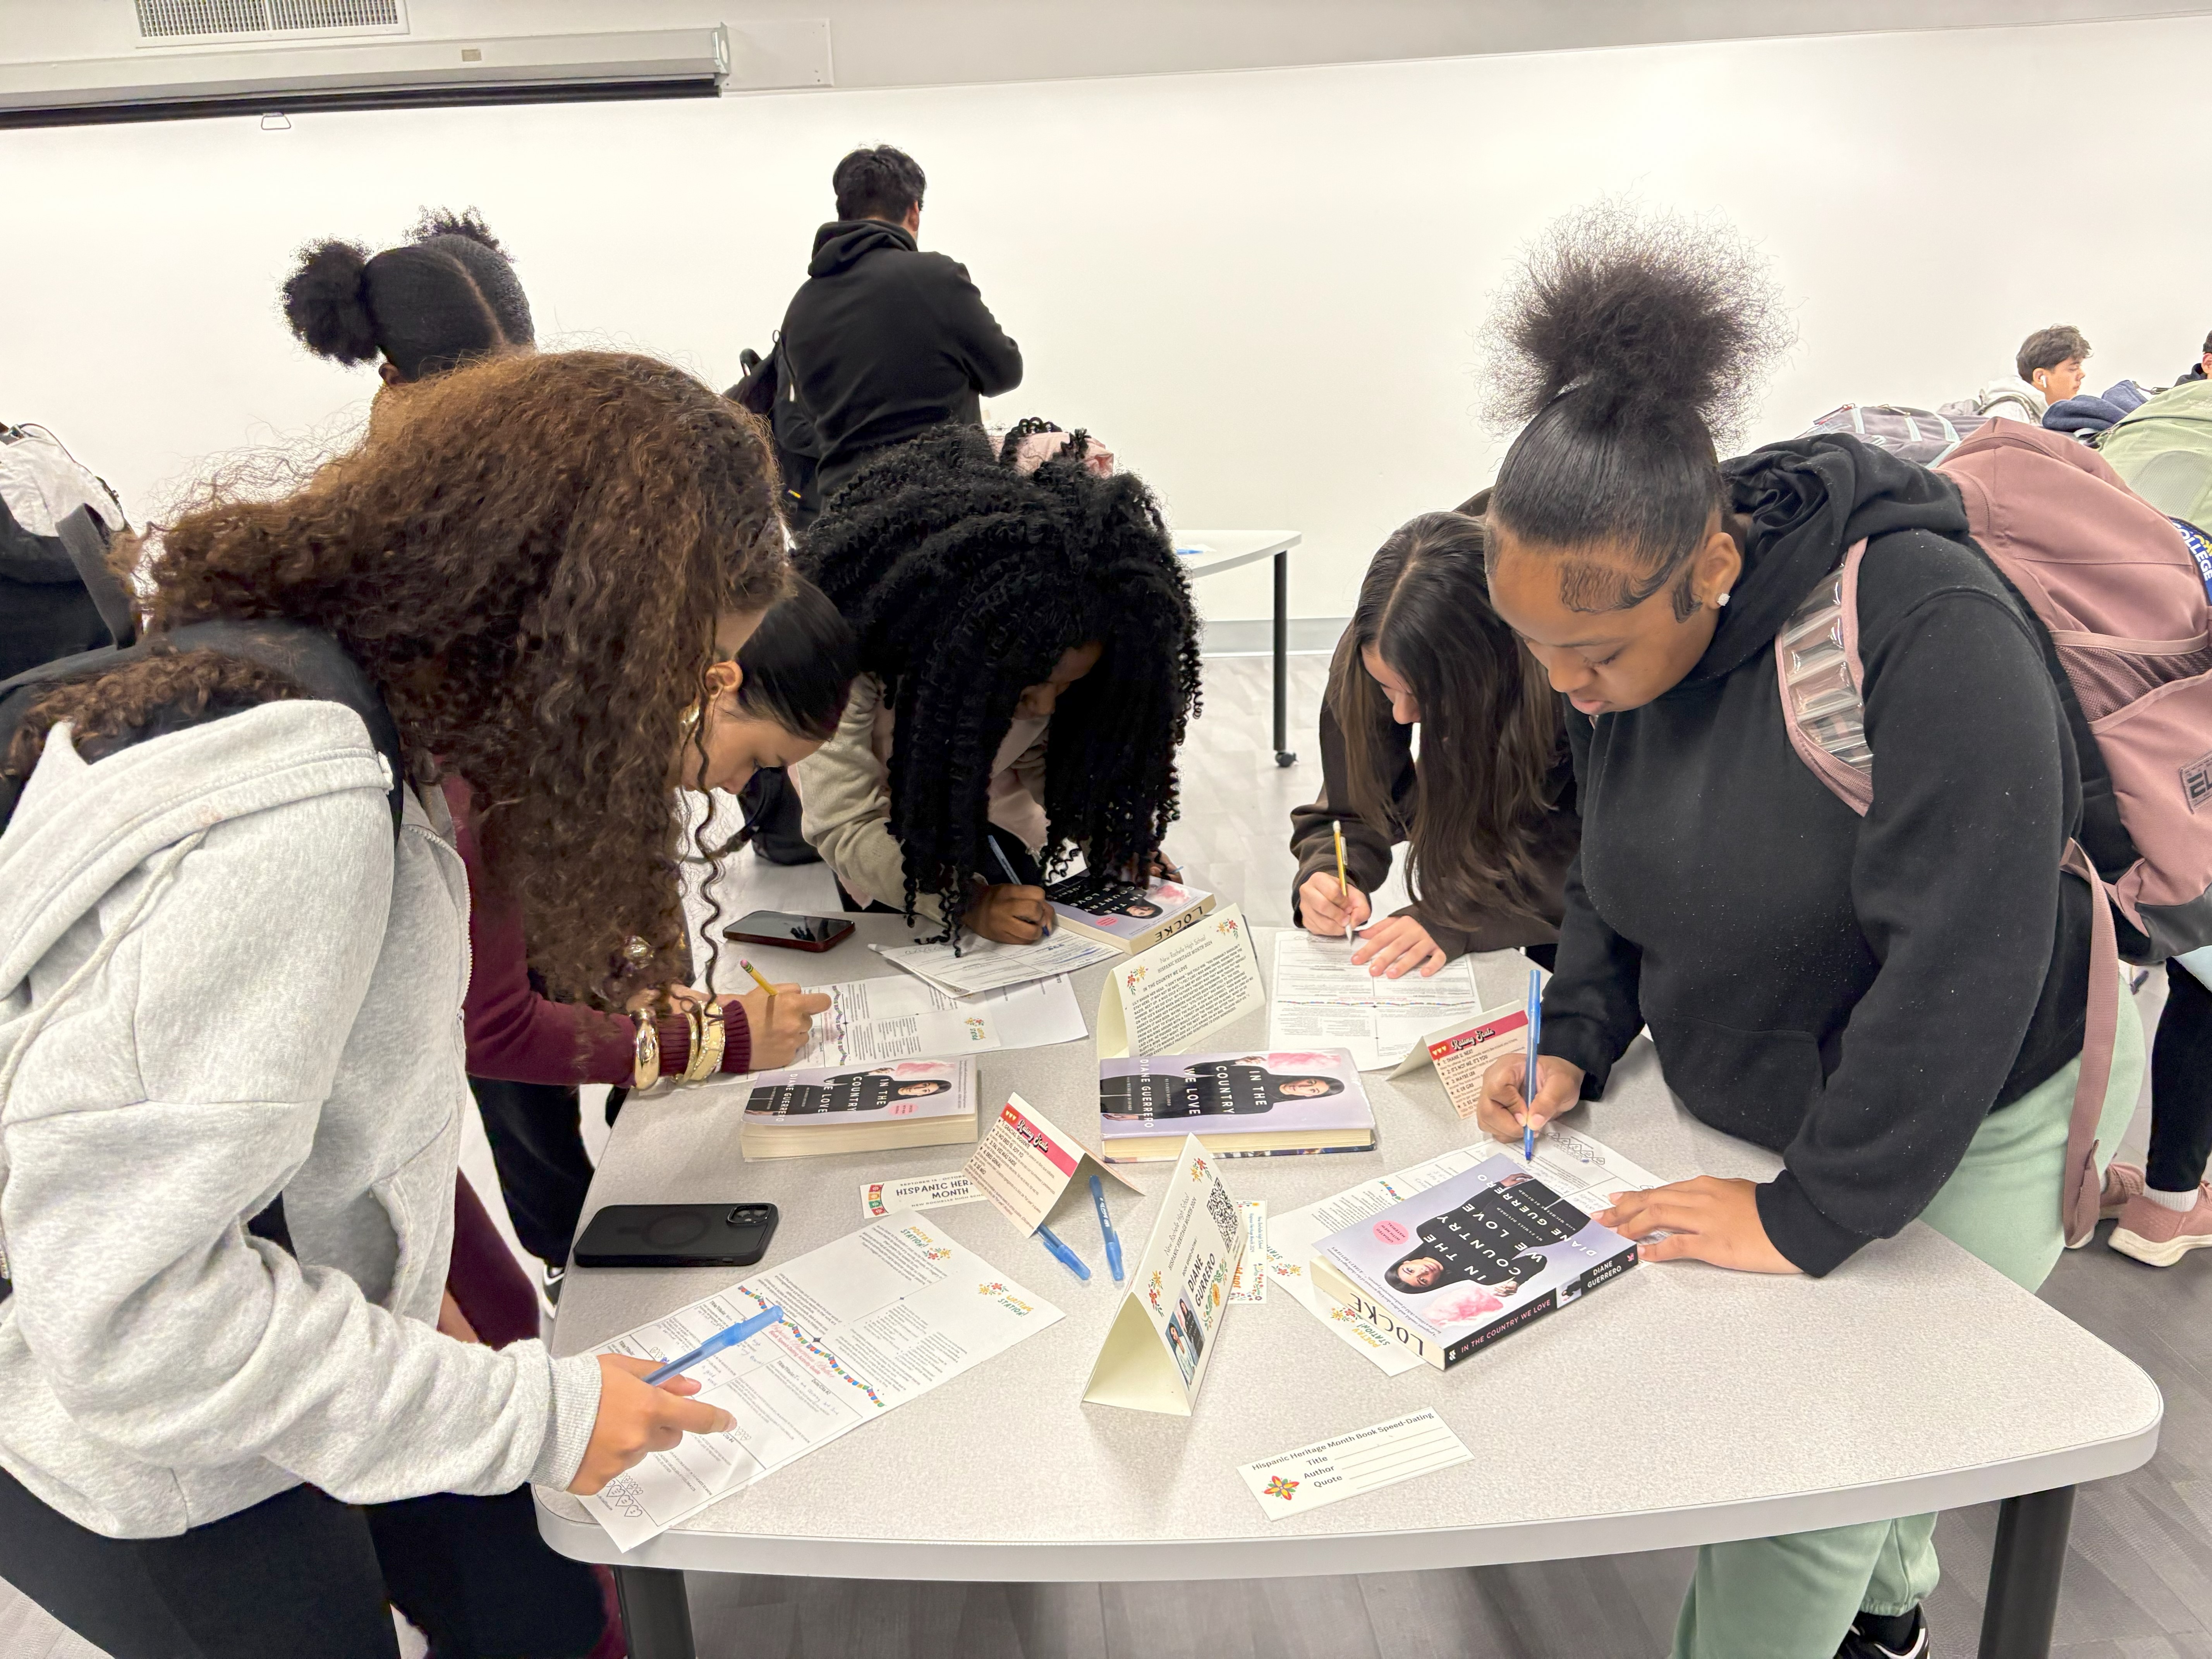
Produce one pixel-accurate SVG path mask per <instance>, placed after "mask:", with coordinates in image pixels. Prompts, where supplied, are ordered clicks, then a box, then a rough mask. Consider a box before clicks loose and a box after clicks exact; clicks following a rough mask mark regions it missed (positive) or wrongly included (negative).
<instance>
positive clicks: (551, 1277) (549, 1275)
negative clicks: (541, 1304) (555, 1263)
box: [545, 1267, 568, 1308]
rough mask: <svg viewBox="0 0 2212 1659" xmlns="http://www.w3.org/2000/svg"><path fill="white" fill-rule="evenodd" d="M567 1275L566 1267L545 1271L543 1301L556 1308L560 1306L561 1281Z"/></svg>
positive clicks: (549, 1268)
mask: <svg viewBox="0 0 2212 1659" xmlns="http://www.w3.org/2000/svg"><path fill="white" fill-rule="evenodd" d="M567 1277H568V1269H567V1268H566V1267H548V1268H546V1269H545V1299H546V1300H547V1301H548V1302H550V1303H551V1304H553V1305H554V1306H555V1307H556V1308H557V1307H559V1306H560V1305H561V1281H562V1279H565V1278H567Z"/></svg>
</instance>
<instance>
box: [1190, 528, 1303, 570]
mask: <svg viewBox="0 0 2212 1659" xmlns="http://www.w3.org/2000/svg"><path fill="white" fill-rule="evenodd" d="M1205 533H1206V532H1203V531H1196V530H1191V531H1177V532H1176V534H1177V535H1178V536H1183V535H1188V536H1202V535H1204V534H1205ZM1216 533H1218V532H1216ZM1266 533H1267V532H1264V531H1263V532H1261V534H1263V535H1264V534H1266ZM1277 533H1278V534H1279V535H1280V536H1281V537H1282V538H1283V539H1282V540H1280V541H1276V542H1270V543H1268V544H1267V546H1265V547H1262V548H1261V549H1259V550H1257V551H1255V552H1251V553H1239V554H1237V555H1236V556H1234V557H1231V558H1226V559H1216V560H1215V561H1214V562H1212V563H1211V564H1200V563H1197V562H1194V561H1193V562H1185V563H1184V565H1183V568H1182V573H1183V574H1184V575H1186V576H1188V577H1189V578H1190V579H1191V580H1193V581H1195V580H1198V579H1199V578H1200V577H1201V576H1218V575H1219V574H1221V573H1222V572H1223V571H1225V570H1235V569H1237V568H1240V567H1242V566H1243V565H1248V564H1257V563H1258V562H1260V561H1261V560H1262V559H1272V558H1273V557H1274V556H1275V555H1276V554H1278V553H1287V552H1289V551H1290V550H1291V549H1292V548H1294V547H1297V546H1298V545H1299V544H1302V543H1303V542H1304V540H1305V532H1304V531H1303V530H1285V531H1281V532H1277Z"/></svg>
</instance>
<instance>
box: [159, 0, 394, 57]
mask: <svg viewBox="0 0 2212 1659" xmlns="http://www.w3.org/2000/svg"><path fill="white" fill-rule="evenodd" d="M137 9H138V41H139V44H140V45H141V46H184V45H186V44H191V45H194V46H198V45H204V44H209V43H212V42H216V41H222V42H224V43H226V44H227V43H229V42H233V41H249V40H300V39H302V38H304V37H308V36H316V35H331V34H404V33H406V32H407V7H406V3H405V0H137Z"/></svg>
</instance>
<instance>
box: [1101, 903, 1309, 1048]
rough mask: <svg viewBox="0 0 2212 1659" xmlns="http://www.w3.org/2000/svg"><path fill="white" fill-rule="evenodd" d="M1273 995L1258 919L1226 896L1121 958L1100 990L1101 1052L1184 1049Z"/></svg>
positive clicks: (1232, 1021)
mask: <svg viewBox="0 0 2212 1659" xmlns="http://www.w3.org/2000/svg"><path fill="white" fill-rule="evenodd" d="M1265 1000H1267V990H1266V987H1264V986H1263V985H1262V984H1261V979H1260V958H1259V957H1257V956H1255V955H1254V954H1253V951H1252V930H1251V927H1249V925H1248V924H1247V923H1246V921H1245V920H1244V913H1243V911H1242V910H1240V909H1238V908H1237V906H1235V905H1233V904H1225V905H1223V906H1222V907H1221V908H1219V909H1218V910H1216V911H1214V912H1213V913H1212V915H1209V916H1207V917H1206V919H1205V920H1204V921H1201V922H1200V923H1199V924H1198V925H1197V926H1196V927H1190V928H1187V929H1185V930H1184V931H1183V932H1182V933H1176V934H1175V935H1174V936H1172V937H1171V938H1169V939H1162V940H1161V941H1160V942H1159V943H1158V945H1153V946H1152V949H1150V950H1149V951H1139V953H1138V954H1137V955H1135V956H1133V957H1125V958H1123V959H1122V960H1121V962H1119V963H1115V966H1114V969H1113V971H1112V972H1111V973H1109V974H1108V975H1106V983H1105V984H1104V986H1103V987H1101V989H1100V991H1099V994H1098V1057H1099V1059H1101V1060H1119V1059H1121V1058H1123V1057H1125V1056H1127V1055H1130V1054H1177V1053H1180V1052H1181V1051H1182V1050H1183V1049H1185V1048H1189V1047H1190V1046H1191V1044H1193V1043H1194V1042H1198V1041H1199V1039H1200V1038H1201V1037H1206V1036H1212V1034H1213V1033H1214V1032H1216V1031H1218V1030H1221V1028H1222V1027H1223V1026H1225V1025H1230V1024H1234V1023H1235V1022H1237V1020H1240V1019H1242V1018H1243V1017H1244V1016H1245V1015H1247V1014H1249V1013H1250V1012H1253V1010H1255V1009H1256V1008H1257V1007H1259V1006H1260V1005H1261V1003H1262V1002H1263V1001H1265Z"/></svg>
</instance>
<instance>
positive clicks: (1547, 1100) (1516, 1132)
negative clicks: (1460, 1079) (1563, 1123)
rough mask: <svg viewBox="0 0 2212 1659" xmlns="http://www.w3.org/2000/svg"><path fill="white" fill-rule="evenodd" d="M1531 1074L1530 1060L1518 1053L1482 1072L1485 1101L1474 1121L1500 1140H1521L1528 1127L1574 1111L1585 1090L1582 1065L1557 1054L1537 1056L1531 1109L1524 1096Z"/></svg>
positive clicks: (1536, 1127)
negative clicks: (1533, 1103) (1528, 1062)
mask: <svg viewBox="0 0 2212 1659" xmlns="http://www.w3.org/2000/svg"><path fill="white" fill-rule="evenodd" d="M1527 1077H1528V1066H1527V1062H1526V1061H1524V1060H1522V1059H1521V1058H1520V1057H1519V1056H1517V1055H1516V1056H1515V1057H1514V1058H1513V1059H1510V1060H1499V1061H1498V1062H1497V1063H1496V1064H1494V1065H1493V1066H1491V1068H1490V1069H1489V1070H1488V1071H1487V1072H1485V1073H1483V1074H1482V1103H1481V1104H1480V1105H1479V1106H1478V1107H1477V1108H1476V1109H1475V1114H1474V1121H1476V1122H1477V1123H1479V1124H1480V1125H1481V1126H1482V1130H1483V1133H1486V1134H1489V1135H1494V1136H1495V1137H1497V1138H1498V1139H1500V1140H1510V1141H1518V1140H1519V1139H1521V1135H1522V1131H1523V1130H1524V1129H1526V1130H1528V1131H1531V1132H1533V1131H1535V1130H1538V1129H1541V1128H1542V1127H1544V1126H1545V1125H1546V1124H1547V1123H1549V1122H1550V1121H1552V1120H1553V1118H1555V1117H1557V1116H1559V1115H1560V1114H1561V1113H1562V1112H1570V1111H1572V1110H1573V1109H1574V1108H1575V1105H1576V1103H1577V1102H1578V1101H1580V1100H1581V1098H1582V1093H1583V1068H1582V1067H1581V1066H1577V1065H1576V1064H1575V1063H1574V1062H1573V1061H1572V1060H1561V1059H1560V1058H1559V1056H1558V1055H1556V1054H1539V1055H1538V1056H1537V1057H1536V1100H1535V1109H1534V1111H1533V1112H1532V1111H1530V1110H1529V1109H1528V1103H1526V1102H1525V1101H1524V1100H1523V1099H1522V1091H1523V1088H1524V1085H1525V1084H1526V1080H1527Z"/></svg>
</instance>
